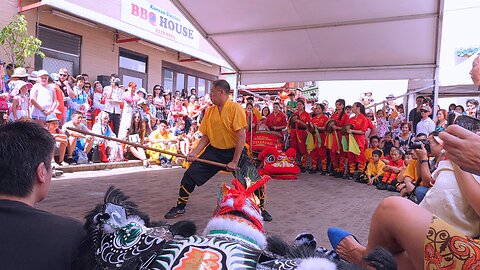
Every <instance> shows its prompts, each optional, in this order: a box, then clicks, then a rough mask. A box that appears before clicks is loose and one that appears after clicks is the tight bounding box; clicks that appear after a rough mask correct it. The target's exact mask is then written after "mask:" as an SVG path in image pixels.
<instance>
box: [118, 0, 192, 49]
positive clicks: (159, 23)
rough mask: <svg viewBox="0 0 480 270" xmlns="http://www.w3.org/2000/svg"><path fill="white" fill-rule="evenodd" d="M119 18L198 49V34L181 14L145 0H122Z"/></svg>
mask: <svg viewBox="0 0 480 270" xmlns="http://www.w3.org/2000/svg"><path fill="white" fill-rule="evenodd" d="M121 20H122V21H123V22H126V23H128V24H131V25H133V26H136V27H138V28H140V29H143V30H146V31H149V32H151V33H153V34H155V35H158V36H160V37H163V38H167V39H170V40H172V41H175V42H178V43H180V44H183V45H187V46H189V47H192V48H195V49H198V48H199V44H200V34H199V33H198V31H197V30H195V28H194V27H193V26H192V24H190V22H188V21H187V20H186V19H185V18H184V17H183V16H182V15H181V14H175V13H173V12H170V11H168V10H165V9H162V8H160V7H158V6H156V5H154V4H152V3H150V2H148V1H145V0H122V7H121Z"/></svg>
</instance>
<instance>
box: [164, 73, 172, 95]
mask: <svg viewBox="0 0 480 270" xmlns="http://www.w3.org/2000/svg"><path fill="white" fill-rule="evenodd" d="M163 90H164V91H165V92H170V93H171V92H172V90H173V71H171V70H169V69H164V70H163Z"/></svg>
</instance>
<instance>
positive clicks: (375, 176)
mask: <svg viewBox="0 0 480 270" xmlns="http://www.w3.org/2000/svg"><path fill="white" fill-rule="evenodd" d="M381 155H382V151H381V150H373V152H372V162H369V163H368V165H367V170H366V171H365V174H364V176H363V177H360V180H359V182H361V183H366V184H368V185H375V186H376V185H377V184H378V183H380V182H381V181H382V178H383V168H384V167H385V163H383V161H381V160H380V157H381Z"/></svg>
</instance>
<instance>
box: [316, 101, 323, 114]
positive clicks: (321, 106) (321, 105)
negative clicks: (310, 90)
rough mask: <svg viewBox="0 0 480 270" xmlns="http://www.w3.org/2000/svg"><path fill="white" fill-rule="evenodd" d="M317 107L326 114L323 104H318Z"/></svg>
mask: <svg viewBox="0 0 480 270" xmlns="http://www.w3.org/2000/svg"><path fill="white" fill-rule="evenodd" d="M316 106H320V108H321V109H322V112H325V105H323V104H322V103H317V104H316Z"/></svg>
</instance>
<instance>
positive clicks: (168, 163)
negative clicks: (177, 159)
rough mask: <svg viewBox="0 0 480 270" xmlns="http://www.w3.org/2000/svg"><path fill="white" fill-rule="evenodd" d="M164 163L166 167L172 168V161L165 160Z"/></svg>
mask: <svg viewBox="0 0 480 270" xmlns="http://www.w3.org/2000/svg"><path fill="white" fill-rule="evenodd" d="M165 165H166V166H167V168H172V161H171V160H168V161H167V162H165Z"/></svg>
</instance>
